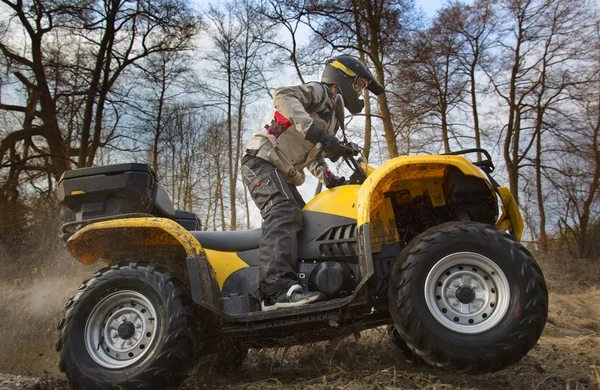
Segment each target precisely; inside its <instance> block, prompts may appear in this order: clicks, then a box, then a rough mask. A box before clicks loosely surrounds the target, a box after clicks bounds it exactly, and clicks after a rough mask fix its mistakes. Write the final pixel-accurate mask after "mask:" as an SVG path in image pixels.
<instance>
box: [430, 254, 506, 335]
mask: <svg viewBox="0 0 600 390" xmlns="http://www.w3.org/2000/svg"><path fill="white" fill-rule="evenodd" d="M425 301H426V302H427V307H428V308H429V311H430V312H431V313H432V314H433V317H434V318H435V319H436V320H437V321H438V322H439V323H440V324H442V325H443V326H445V327H446V328H448V329H450V330H453V331H455V332H458V333H464V334H475V333H482V332H485V331H487V330H489V329H491V328H493V327H494V326H496V325H497V324H498V322H500V321H501V320H502V319H503V318H504V316H505V315H506V312H507V311H508V303H509V301H510V289H509V284H508V280H507V278H506V275H505V274H504V272H503V271H502V270H501V269H500V267H499V266H498V265H497V264H496V263H495V262H493V261H492V260H490V259H489V258H488V257H486V256H483V255H481V254H479V253H473V252H459V253H453V254H451V255H448V256H446V257H444V258H443V259H441V260H439V261H438V262H437V263H436V264H435V265H434V266H433V267H432V268H431V270H430V271H429V274H428V275H427V279H426V280H425Z"/></svg>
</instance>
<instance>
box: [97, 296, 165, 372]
mask: <svg viewBox="0 0 600 390" xmlns="http://www.w3.org/2000/svg"><path fill="white" fill-rule="evenodd" d="M157 329H158V324H157V319H156V309H155V308H154V306H153V305H152V303H151V302H150V301H149V300H148V298H146V297H145V296H144V295H142V294H140V293H138V292H135V291H129V290H124V291H118V292H116V293H114V294H112V295H109V296H108V297H106V298H104V299H103V300H102V301H101V302H99V303H98V304H97V305H96V307H94V309H92V311H91V313H90V315H89V317H88V320H87V323H86V325H85V346H86V348H87V351H88V353H89V354H90V356H91V357H92V359H93V360H94V361H95V362H96V363H98V364H99V365H101V366H103V367H106V368H112V369H115V368H124V367H127V366H130V365H132V364H133V363H135V362H136V361H138V360H140V359H141V358H142V357H144V356H145V355H146V354H147V353H148V351H149V350H150V349H151V347H152V345H153V342H154V340H155V334H156V331H157Z"/></svg>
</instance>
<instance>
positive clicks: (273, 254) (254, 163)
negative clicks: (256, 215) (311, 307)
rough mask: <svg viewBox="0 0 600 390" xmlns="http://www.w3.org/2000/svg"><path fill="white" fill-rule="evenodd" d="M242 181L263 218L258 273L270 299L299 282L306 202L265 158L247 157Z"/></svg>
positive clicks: (265, 294)
mask: <svg viewBox="0 0 600 390" xmlns="http://www.w3.org/2000/svg"><path fill="white" fill-rule="evenodd" d="M242 180H243V182H244V184H245V185H246V188H248V191H250V195H251V196H252V200H254V203H255V204H256V206H257V207H258V208H259V210H260V214H261V215H262V218H263V223H262V237H261V240H260V248H259V254H258V257H259V263H258V273H259V279H260V280H259V290H260V293H261V294H262V296H263V298H267V297H271V296H273V295H276V294H277V293H279V292H281V291H284V290H287V289H289V288H290V287H291V286H292V285H294V284H297V283H298V279H297V276H296V270H297V260H298V233H299V232H300V230H301V229H302V207H304V204H305V203H304V200H302V196H300V193H299V192H298V190H297V189H296V187H294V186H291V185H289V184H288V183H287V182H286V181H285V179H284V178H283V175H282V174H281V173H280V172H279V171H278V170H277V168H275V166H274V165H273V164H271V163H269V162H267V161H265V160H263V159H261V158H258V157H252V156H248V155H246V156H244V158H243V159H242Z"/></svg>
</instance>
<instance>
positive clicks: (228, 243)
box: [190, 229, 262, 252]
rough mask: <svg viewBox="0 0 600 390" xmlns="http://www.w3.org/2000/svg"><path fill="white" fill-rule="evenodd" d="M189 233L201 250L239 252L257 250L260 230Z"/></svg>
mask: <svg viewBox="0 0 600 390" xmlns="http://www.w3.org/2000/svg"><path fill="white" fill-rule="evenodd" d="M190 233H192V235H193V236H194V237H196V240H198V242H199V243H200V245H202V247H203V248H208V249H216V250H220V251H227V252H240V251H247V250H249V249H256V248H258V246H259V245H260V236H261V235H262V229H250V230H234V231H230V232H190Z"/></svg>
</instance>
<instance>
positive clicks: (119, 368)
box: [57, 263, 197, 389]
mask: <svg viewBox="0 0 600 390" xmlns="http://www.w3.org/2000/svg"><path fill="white" fill-rule="evenodd" d="M190 304H191V300H190V299H188V298H187V295H186V293H185V289H184V288H183V286H182V284H181V283H180V282H179V281H177V280H176V279H174V278H172V277H171V276H170V274H169V273H168V272H167V271H166V270H165V269H164V268H156V267H153V266H150V265H142V264H136V263H131V264H127V265H124V264H123V265H114V266H111V267H109V268H105V269H103V270H101V271H99V272H97V273H96V274H95V275H94V277H93V278H91V279H90V280H88V281H86V282H84V283H83V284H82V285H81V286H80V287H79V292H78V294H77V295H75V296H74V297H73V298H71V299H70V300H69V301H68V302H67V304H66V306H65V308H66V310H65V315H64V317H63V319H62V320H61V321H60V323H59V325H58V328H59V330H60V339H59V341H58V343H57V350H58V351H60V369H61V371H63V372H64V373H65V374H66V375H67V378H68V379H69V382H70V384H71V386H73V387H74V388H79V389H88V388H95V389H108V388H110V389H113V388H124V389H129V388H140V387H144V388H152V389H165V388H169V387H176V386H177V385H179V384H180V383H181V382H182V381H183V380H184V379H185V377H186V376H187V374H188V373H189V371H190V370H191V369H192V368H193V366H194V363H195V362H196V360H195V356H196V352H197V351H196V349H197V344H196V340H195V338H196V332H195V328H194V321H193V317H192V315H191V312H190V306H189V305H190Z"/></svg>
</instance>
